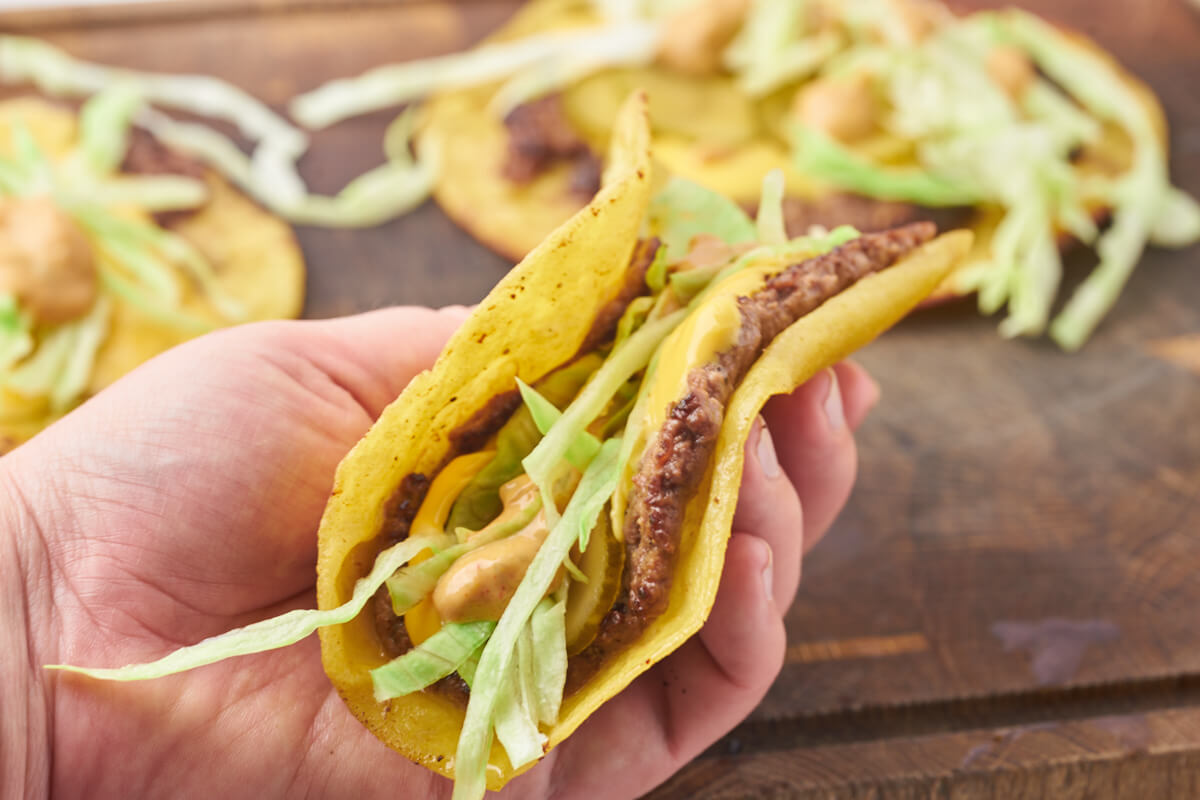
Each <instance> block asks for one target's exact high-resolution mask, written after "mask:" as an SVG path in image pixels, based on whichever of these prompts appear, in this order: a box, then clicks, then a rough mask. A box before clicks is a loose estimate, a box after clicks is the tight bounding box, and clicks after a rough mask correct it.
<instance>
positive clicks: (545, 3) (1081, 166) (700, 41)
mask: <svg viewBox="0 0 1200 800" xmlns="http://www.w3.org/2000/svg"><path fill="white" fill-rule="evenodd" d="M597 8H598V6H595V5H593V4H588V3H581V2H572V1H571V0H540V1H539V2H534V3H531V4H530V5H529V6H527V7H526V8H524V9H523V10H522V12H521V13H520V14H518V15H517V17H515V18H514V19H513V20H512V21H511V22H510V24H509V25H508V26H506V27H505V28H503V29H502V30H501V31H500V32H498V33H497V34H496V35H495V36H494V37H493V38H492V39H491V40H489V43H488V47H492V48H496V47H508V48H509V50H510V51H511V53H512V54H513V55H512V56H511V58H512V59H513V60H516V59H518V58H519V56H520V54H521V52H522V49H523V48H529V47H531V46H532V44H531V43H535V42H540V40H541V38H543V37H547V36H550V35H552V34H554V33H557V34H558V35H560V36H562V37H564V39H567V38H568V37H576V38H577V39H579V42H576V43H575V46H576V47H577V48H578V49H579V50H580V52H579V54H577V55H572V54H570V53H556V54H553V55H550V56H547V57H545V58H544V59H542V60H536V61H535V62H534V64H533V65H532V66H523V67H513V70H512V71H513V75H512V76H511V77H509V78H507V79H506V80H503V81H500V82H491V83H488V84H486V85H481V86H475V87H473V88H467V89H461V90H456V91H452V92H448V93H445V94H442V95H439V96H437V97H435V98H434V99H433V100H432V101H431V102H430V104H429V109H428V118H427V128H426V135H427V136H429V137H431V138H433V139H436V140H438V141H439V142H441V143H443V144H444V146H445V160H444V169H443V171H442V175H441V178H440V180H439V181H438V183H437V185H436V188H435V196H436V198H437V200H438V202H439V203H440V204H441V206H442V207H443V208H444V209H445V210H446V212H447V213H448V214H449V215H450V216H451V217H452V218H454V219H455V220H456V221H457V222H458V223H459V224H461V225H462V226H464V227H465V228H466V229H467V230H469V231H470V232H471V233H472V234H473V235H475V236H476V237H477V238H479V239H480V240H481V241H483V242H485V243H486V244H488V245H489V246H490V247H493V248H494V249H496V250H498V251H500V252H501V253H504V254H505V255H508V256H510V257H512V258H519V257H520V256H521V255H523V254H524V253H526V252H528V250H529V249H530V248H531V247H533V246H534V245H535V244H536V243H537V242H538V241H539V240H540V239H541V237H542V236H543V235H544V234H545V233H546V232H547V231H548V230H550V229H551V228H552V227H553V226H555V225H557V224H559V223H560V222H561V221H562V220H564V219H566V218H567V217H568V216H569V215H570V214H571V213H573V212H574V211H575V210H576V209H577V208H578V207H579V206H580V205H582V204H583V203H584V202H586V199H587V198H588V197H589V191H590V190H591V189H593V188H594V187H595V186H596V185H598V180H599V175H600V171H601V167H600V160H599V158H598V155H597V154H598V153H600V152H601V149H600V148H601V146H602V144H603V143H604V142H606V141H607V139H608V136H609V134H610V132H611V124H612V123H611V120H612V119H613V117H614V114H615V111H616V108H617V106H618V104H619V103H620V101H621V99H622V98H623V97H624V96H625V95H626V94H627V93H628V92H629V91H630V90H631V89H633V88H635V87H641V88H645V89H647V90H649V93H650V97H651V120H652V125H653V127H654V130H655V140H656V149H655V155H656V158H657V159H658V160H659V161H660V162H661V164H662V165H663V166H664V167H665V168H666V171H667V172H669V173H671V174H674V175H678V176H681V177H685V178H687V179H690V180H693V181H695V182H698V183H700V184H701V185H704V186H706V187H708V188H711V189H713V190H714V191H717V192H719V193H721V194H724V195H726V196H728V197H731V198H733V199H735V200H737V201H738V202H740V203H742V204H744V205H746V206H747V207H752V206H753V203H754V202H756V199H757V193H758V186H759V182H760V181H761V179H762V177H763V175H765V174H766V173H767V172H768V171H770V170H772V169H780V170H782V171H783V172H784V175H785V186H786V191H785V203H784V217H785V220H786V222H787V226H788V230H789V232H790V233H792V234H793V235H801V234H803V233H804V232H806V231H807V230H808V228H809V226H811V225H814V224H817V225H823V226H826V227H828V226H831V225H835V224H851V225H855V226H856V227H858V228H860V229H862V230H881V229H885V228H888V227H893V226H896V225H900V224H905V223H908V222H912V221H916V220H933V221H935V222H937V223H938V224H939V227H942V228H951V227H967V228H971V229H973V230H975V231H976V232H977V233H978V234H979V236H978V237H977V241H976V248H975V251H974V253H973V254H972V256H971V257H970V258H969V259H968V260H967V262H966V263H965V264H964V269H963V271H962V272H961V273H960V274H958V275H956V276H955V277H954V279H953V280H950V281H948V282H947V283H946V284H945V285H944V286H943V287H942V289H941V290H940V292H939V294H940V295H943V296H947V295H954V294H962V293H969V292H978V294H979V303H980V308H981V310H982V311H984V312H985V313H993V312H995V311H997V310H1000V309H1001V308H1004V307H1005V306H1006V305H1007V307H1008V311H1009V315H1008V318H1007V319H1006V320H1005V321H1004V322H1003V324H1002V325H1001V332H1002V333H1003V334H1004V335H1006V336H1016V335H1039V334H1041V333H1043V332H1044V331H1046V330H1047V328H1048V326H1049V324H1050V321H1051V317H1052V313H1051V311H1052V304H1053V302H1054V299H1055V296H1056V293H1057V289H1058V285H1059V282H1060V278H1061V273H1062V263H1061V260H1060V256H1059V254H1058V248H1060V247H1065V246H1066V245H1067V244H1069V243H1070V242H1073V241H1079V242H1082V243H1084V244H1086V245H1089V246H1093V247H1094V248H1095V250H1096V251H1097V253H1098V254H1099V256H1100V259H1101V264H1100V267H1099V268H1098V269H1097V270H1096V271H1095V272H1094V273H1093V275H1092V276H1091V277H1090V278H1089V279H1088V281H1087V283H1086V284H1085V285H1086V288H1085V289H1083V290H1081V291H1080V292H1079V293H1077V295H1076V296H1075V297H1074V298H1073V299H1072V300H1071V301H1070V302H1069V303H1068V304H1067V306H1066V307H1065V309H1063V312H1062V313H1061V314H1060V315H1059V316H1058V318H1057V320H1056V321H1055V322H1054V324H1053V326H1052V327H1050V328H1049V330H1050V333H1051V335H1052V336H1053V337H1054V338H1055V339H1056V340H1057V341H1058V343H1059V344H1060V345H1061V346H1063V347H1064V348H1067V349H1074V348H1076V347H1079V346H1080V345H1081V344H1082V343H1083V342H1084V341H1085V340H1086V338H1087V336H1088V335H1089V334H1090V332H1091V330H1092V329H1093V328H1094V326H1095V325H1096V324H1097V323H1098V321H1099V319H1100V318H1101V317H1102V316H1103V314H1104V312H1105V311H1106V310H1107V309H1108V308H1109V307H1110V306H1111V304H1112V303H1113V302H1115V300H1116V297H1117V295H1118V294H1119V292H1120V290H1121V288H1122V287H1123V285H1124V282H1125V279H1126V278H1127V277H1128V275H1129V273H1130V272H1131V271H1132V269H1133V267H1134V266H1135V265H1136V263H1137V261H1138V259H1139V258H1140V254H1141V250H1142V247H1143V246H1144V244H1145V243H1146V242H1147V241H1151V242H1153V243H1156V244H1160V245H1165V246H1181V245H1184V244H1187V243H1189V242H1192V241H1195V240H1196V239H1197V237H1200V210H1198V209H1197V207H1196V205H1195V203H1194V201H1192V200H1191V199H1190V198H1188V197H1187V196H1186V195H1183V194H1182V193H1180V192H1178V191H1177V190H1174V189H1172V188H1171V187H1170V184H1169V182H1168V181H1167V168H1166V163H1167V162H1166V144H1165V142H1166V129H1165V123H1164V120H1163V114H1162V109H1161V107H1160V106H1159V104H1158V101H1157V99H1156V98H1155V97H1154V95H1153V93H1152V92H1151V91H1150V90H1149V89H1147V88H1146V86H1145V85H1144V84H1142V83H1141V82H1140V81H1139V80H1138V79H1136V78H1135V77H1133V76H1132V75H1130V74H1129V73H1128V72H1126V71H1125V70H1124V69H1123V68H1121V67H1120V65H1118V64H1117V63H1116V62H1115V61H1114V60H1113V59H1112V58H1111V57H1110V56H1108V54H1106V53H1105V52H1104V51H1103V50H1102V49H1100V48H1099V47H1098V46H1096V44H1095V43H1093V42H1091V41H1090V40H1088V39H1087V38H1086V37H1083V36H1082V35H1079V34H1075V33H1070V32H1067V31H1063V30H1061V29H1058V28H1055V27H1054V26H1052V25H1050V24H1048V23H1045V22H1043V21H1041V20H1040V19H1038V18H1037V17H1034V16H1032V15H1030V14H1027V13H1025V12H1020V11H1015V10H1012V11H1003V12H981V13H976V14H972V15H969V16H965V17H957V16H955V15H953V14H951V13H950V12H949V11H948V10H947V9H946V8H944V7H943V6H942V5H940V4H939V3H935V2H932V1H931V0H884V1H883V2H864V1H860V0H855V1H854V2H839V3H833V2H806V3H794V2H787V1H786V0H780V1H779V2H776V0H758V2H743V1H741V0H698V1H697V2H692V3H675V4H671V3H662V4H649V6H648V7H646V8H643V11H642V17H641V18H640V19H637V20H636V21H631V20H629V19H624V18H616V16H615V13H614V12H612V11H611V9H610V11H609V16H605V13H604V12H601V11H598V10H597ZM622 25H624V26H626V28H627V36H628V37H629V39H630V40H631V41H633V42H634V44H632V45H630V46H629V47H628V48H627V49H626V50H625V51H624V52H621V51H619V48H618V49H617V50H618V52H608V51H603V49H602V48H601V45H603V44H604V37H605V36H606V35H611V36H614V37H615V36H616V33H615V32H613V33H609V34H606V33H605V32H606V31H616V30H617V29H619V28H620V26H622ZM646 25H650V26H652V33H651V34H650V35H643V34H644V31H645V29H644V27H638V26H646ZM581 31H593V33H592V34H591V36H592V39H591V40H588V43H589V44H592V45H594V47H595V49H597V50H601V51H602V52H600V53H599V54H598V55H593V54H589V53H588V52H587V50H586V48H584V47H583V46H582V41H583V38H582V37H583V36H584V34H582V33H581ZM639 36H640V37H641V38H640V39H639ZM572 41H574V40H572ZM610 49H612V48H610ZM589 59H590V60H589ZM1109 221H1112V222H1113V226H1112V227H1113V230H1111V231H1108V232H1106V231H1104V230H1103V229H1102V226H1103V225H1105V224H1107V223H1108V222H1109Z"/></svg>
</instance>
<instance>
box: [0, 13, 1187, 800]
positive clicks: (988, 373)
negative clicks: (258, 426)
mask: <svg viewBox="0 0 1200 800" xmlns="http://www.w3.org/2000/svg"><path fill="white" fill-rule="evenodd" d="M515 5H516V2H515V0H474V2H465V3H449V2H432V1H431V2H416V1H414V2H402V3H385V2H379V1H378V0H377V1H375V2H371V1H369V0H365V1H364V0H360V1H359V2H345V1H343V2H337V0H309V2H304V3H283V2H271V1H270V0H259V2H256V3H240V2H233V0H199V1H195V0H193V1H191V2H186V3H180V4H175V5H169V6H166V5H149V6H141V7H136V8H130V9H126V10H104V9H90V10H87V11H82V12H59V11H49V12H32V13H30V12H26V13H22V14H20V15H9V16H7V17H0V28H4V29H7V30H20V31H24V32H28V33H32V34H36V35H39V36H44V37H46V38H47V39H49V40H50V41H52V42H54V43H56V44H59V45H61V46H63V47H65V48H67V49H68V50H69V51H70V52H72V53H74V54H76V55H79V56H82V57H86V58H90V59H96V60H101V61H105V62H110V63H114V64H123V65H129V66H134V67H141V68H147V69H159V70H170V71H202V72H208V73H211V74H215V75H218V76H220V77H223V78H226V79H228V80H230V81H233V82H235V83H238V84H240V85H241V86H243V87H245V88H246V89H248V90H250V91H251V92H254V93H256V94H257V95H258V96H260V97H262V98H263V99H265V100H266V101H268V102H269V103H272V104H274V105H276V106H277V107H281V106H282V105H283V103H284V102H285V101H286V100H287V99H288V98H289V97H291V96H292V95H293V94H294V93H295V92H297V91H301V90H305V89H309V88H312V87H314V86H316V85H318V84H319V83H321V82H323V81H324V80H326V79H328V78H331V77H335V76H343V75H352V74H356V73H358V72H360V71H361V70H363V69H366V68H368V67H371V66H375V65H377V64H381V63H386V62H390V61H394V60H399V59H405V58H413V57H419V56H428V55H433V54H437V53H442V52H447V51H450V50H453V49H456V48H460V47H463V46H466V45H469V44H471V43H472V42H474V41H476V40H478V39H479V38H480V37H481V36H482V35H484V34H485V33H486V32H487V31H489V30H491V29H492V28H494V27H495V26H496V25H498V24H500V23H501V22H502V21H503V20H504V19H505V18H506V17H507V16H508V15H509V14H510V13H511V12H512V10H513V8H514V7H515ZM959 5H962V6H970V7H978V6H983V5H986V3H983V2H978V1H977V0H971V2H960V3H959ZM1021 5H1025V6H1028V7H1031V8H1033V9H1035V10H1037V11H1039V12H1041V13H1043V14H1045V15H1046V16H1048V17H1050V18H1052V19H1055V20H1058V21H1062V22H1065V23H1068V24H1070V25H1071V26H1073V27H1076V28H1078V29H1081V30H1082V31H1084V32H1086V33H1088V34H1090V35H1092V36H1094V37H1095V38H1096V39H1098V40H1099V41H1100V42H1101V43H1102V44H1104V45H1105V46H1106V47H1108V48H1109V49H1111V50H1112V51H1113V52H1114V53H1115V54H1116V55H1117V56H1118V57H1119V58H1120V59H1121V60H1122V61H1123V62H1124V63H1125V64H1126V65H1127V66H1129V67H1130V68H1132V69H1133V70H1134V71H1135V72H1136V73H1138V74H1140V75H1141V76H1142V77H1143V78H1144V79H1145V80H1147V81H1148V82H1149V83H1150V84H1151V86H1153V87H1154V88H1155V89H1156V90H1157V91H1158V93H1159V95H1160V96H1161V98H1162V101H1163V104H1164V106H1165V108H1166V111H1167V115H1168V118H1169V120H1170V123H1171V148H1172V154H1173V173H1174V178H1175V180H1176V182H1177V183H1179V184H1181V185H1182V186H1183V187H1184V188H1185V189H1188V190H1190V191H1191V192H1192V193H1193V194H1194V195H1200V83H1198V81H1200V13H1197V12H1196V11H1195V10H1193V9H1192V8H1190V7H1189V6H1188V3H1187V2H1186V0H1144V2H1138V3H1122V2H1117V0H1111V1H1110V2H1103V3H1097V2H1092V1H1091V0H1039V1H1036V2H1035V1H1032V0H1030V1H1029V2H1023V3H1021ZM391 116H392V115H391V114H376V115H372V116H368V117H364V118H360V119H356V120H352V121H348V122H345V123H342V124H341V125H338V126H336V127H334V128H333V129H331V130H328V131H325V132H322V133H320V134H318V135H316V136H315V137H314V146H313V149H312V151H311V153H310V154H309V155H308V156H307V157H306V158H305V160H304V162H303V163H302V168H303V171H304V173H305V175H306V176H307V177H308V178H309V180H310V183H311V184H312V185H313V186H314V187H316V188H318V189H321V190H326V191H328V190H334V189H336V188H338V187H339V186H340V185H341V184H342V183H343V182H344V181H345V180H346V179H348V178H350V177H352V176H354V175H357V174H358V173H360V172H362V171H363V170H364V169H366V168H368V167H370V166H372V165H373V164H374V163H377V162H378V161H379V160H380V158H381V155H380V154H379V153H378V151H376V150H375V148H374V145H373V144H372V146H371V147H363V146H362V143H363V142H370V143H375V142H378V141H380V139H381V136H382V132H383V126H384V125H385V124H386V122H387V121H388V120H389V119H390V118H391ZM299 236H300V240H301V242H302V244H303V247H304V251H305V254H306V256H307V258H308V261H309V269H310V278H309V289H308V291H309V296H308V303H307V306H306V315H307V316H310V317H327V316H333V315H338V314H345V313H350V312H354V311H358V310H363V309H369V308H374V307H378V306H383V305H388V304H394V303H422V304H446V303H470V302H473V301H475V300H477V299H478V298H480V297H481V296H482V295H483V294H484V293H485V292H486V291H487V289H488V288H489V287H490V286H491V285H492V284H493V283H494V282H495V281H496V280H497V279H498V278H499V277H500V276H501V275H502V274H503V272H504V270H505V269H506V267H507V264H506V263H505V262H504V261H502V260H501V259H500V258H498V257H496V256H494V255H493V254H491V253H489V252H488V251H486V250H485V249H484V248H482V247H481V246H479V245H477V244H475V243H474V242H473V241H472V240H470V239H469V238H468V237H467V236H465V235H464V234H462V233H461V232H460V231H458V230H457V229H456V228H455V227H454V226H453V225H451V224H450V222H449V221H448V220H447V219H446V218H445V217H444V216H443V215H442V214H441V212H440V211H438V210H437V209H436V208H435V207H434V206H432V205H431V204H430V205H426V206H425V207H423V208H422V209H420V210H418V211H417V212H415V213H413V214H411V215H409V216H408V217H406V218H404V219H401V220H398V221H396V222H393V223H390V224H388V225H385V226H383V227H380V228H377V229H374V230H369V231H362V232H344V231H327V230H316V229H300V231H299ZM1075 262H1076V263H1075V264H1073V266H1075V267H1076V268H1077V270H1076V272H1079V270H1080V269H1082V270H1085V269H1086V267H1087V266H1088V261H1087V259H1086V258H1077V259H1075ZM995 323H996V320H987V319H982V318H979V317H978V316H977V315H976V314H975V312H974V311H973V309H972V307H971V305H970V304H969V303H963V304H958V305H954V306H950V307H943V308H940V309H936V310H933V311H927V312H923V313H921V314H918V315H916V316H915V317H913V318H911V319H909V320H907V321H906V322H905V323H903V324H902V325H901V326H900V327H899V328H897V329H896V330H895V331H893V332H892V333H890V334H888V335H887V336H886V337H884V338H883V339H881V340H880V341H878V342H877V343H875V344H873V345H872V346H871V347H869V348H868V349H867V350H866V351H864V352H863V353H862V355H861V361H862V362H863V363H864V364H865V365H866V366H868V367H869V368H870V369H871V370H872V372H873V373H874V374H875V375H876V376H877V378H878V379H879V381H880V383H881V384H882V386H883V395H884V402H883V403H882V405H881V406H880V408H879V409H878V410H877V411H876V412H875V414H874V415H873V416H872V418H871V419H870V420H869V421H868V422H867V423H866V424H865V425H864V427H863V429H862V433H861V436H860V437H859V441H860V478H859V482H858V486H857V488H856V490H855V492H854V495H853V497H852V498H851V501H850V504H849V507H848V508H847V510H846V512H845V513H844V514H843V515H842V517H841V519H840V520H839V521H838V523H837V525H836V527H835V530H834V531H833V533H832V534H831V535H830V536H829V537H828V538H827V539H826V541H825V542H824V543H822V545H821V546H820V547H819V548H817V549H816V550H815V551H814V552H813V553H812V555H811V557H810V558H809V559H808V560H807V561H806V563H805V565H804V573H805V574H804V581H803V585H802V587H801V590H800V596H799V599H798V600H797V603H796V605H795V607H794V608H793V609H792V611H791V613H790V615H789V616H788V634H789V643H790V647H789V650H788V657H787V663H786V665H785V666H784V668H783V672H782V674H781V675H780V677H779V680H778V681H777V683H776V684H775V686H774V688H773V689H772V690H771V692H770V694H769V695H768V696H767V698H766V700H765V701H764V702H763V703H762V705H761V706H760V708H759V709H758V710H757V711H756V712H755V713H754V714H753V716H752V717H751V718H750V719H749V720H748V721H747V722H746V723H744V724H743V725H742V726H740V727H739V728H738V729H736V730H735V731H734V732H733V733H731V734H730V735H729V736H728V737H726V739H724V740H723V741H722V742H721V743H720V744H719V745H717V746H716V747H714V748H713V749H712V750H711V751H710V752H708V753H706V754H705V755H704V756H702V757H701V758H699V759H697V760H696V761H695V762H694V763H693V764H691V765H690V766H689V767H688V768H686V769H685V770H684V771H683V772H681V773H680V774H679V775H678V776H676V778H675V779H673V780H672V781H670V782H669V783H668V784H666V785H665V786H663V787H661V788H660V789H659V790H658V791H656V792H654V793H653V795H652V797H655V798H676V797H697V798H711V799H715V798H735V797H736V798H741V797H789V798H790V797H797V798H809V797H812V798H816V797H828V798H859V797H861V798H918V797H921V798H924V797H939V798H983V797H988V798H992V797H995V798H1021V799H1022V800H1024V799H1025V798H1108V797H1117V796H1122V797H1137V798H1143V797H1144V798H1164V797H1181V798H1191V797H1200V579H1198V578H1197V572H1198V571H1200V252H1198V250H1197V248H1192V249H1190V250H1187V251H1183V252H1151V253H1148V254H1147V255H1146V257H1145V258H1144V259H1143V262H1142V264H1141V266H1140V268H1139V269H1138V271H1137V272H1136V273H1135V275H1134V277H1133V279H1132V280H1131V282H1130V284H1129V286H1128V289H1127V290H1126V292H1125V294H1124V296H1123V297H1122V299H1121V302H1120V305H1119V306H1118V307H1117V309H1116V310H1115V311H1114V312H1113V313H1112V314H1111V315H1110V317H1109V318H1108V321H1107V322H1106V323H1105V324H1104V326H1103V327H1102V328H1101V329H1100V330H1099V331H1098V332H1097V334H1096V335H1095V337H1094V338H1093V339H1092V341H1091V342H1090V343H1089V345H1088V346H1087V347H1086V348H1085V349H1084V350H1083V351H1082V352H1081V353H1079V354H1077V355H1073V356H1069V357H1068V356H1065V355H1063V354H1061V353H1059V352H1058V351H1056V350H1055V349H1054V348H1053V347H1052V346H1050V345H1048V344H1046V343H1045V342H1025V341H1019V342H1008V341H1004V340H1002V339H1000V337H999V336H997V334H996V333H995ZM397 345H398V346H402V345H401V343H397Z"/></svg>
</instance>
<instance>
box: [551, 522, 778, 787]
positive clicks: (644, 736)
mask: <svg viewBox="0 0 1200 800" xmlns="http://www.w3.org/2000/svg"><path fill="white" fill-rule="evenodd" d="M772 560H773V559H772V555H771V550H770V547H769V546H768V545H767V543H766V542H765V541H764V540H763V539H760V538H758V537H757V536H748V535H745V534H734V535H733V536H732V537H731V538H730V540H729V546H728V549H727V551H726V555H725V570H724V573H723V574H722V577H721V585H720V588H719V590H718V592H717V599H716V602H715V604H714V605H713V609H712V613H711V614H710V615H709V618H708V622H707V623H705V626H704V628H703V629H702V630H701V632H700V634H699V635H698V636H695V637H693V638H691V639H690V640H688V642H687V643H686V644H684V645H683V647H681V648H679V650H677V651H676V652H675V653H674V654H672V655H671V656H670V657H669V658H668V659H667V660H666V661H664V662H662V663H661V664H659V665H658V667H656V668H655V669H654V670H652V671H650V672H648V673H646V674H645V675H643V676H642V677H641V678H639V679H638V680H637V681H635V682H634V683H633V684H632V685H631V686H630V687H629V688H628V689H627V690H626V691H624V692H622V693H621V694H620V695H618V696H617V697H616V698H614V699H613V700H611V701H609V702H608V703H606V704H605V705H604V706H602V707H601V708H600V709H599V710H598V711H597V712H596V713H595V714H593V715H592V716H591V717H590V718H589V719H588V720H587V722H585V723H584V725H583V727H582V728H581V729H580V731H579V732H578V733H577V734H576V735H575V736H573V737H572V738H571V739H568V740H567V742H566V743H564V745H563V747H562V748H560V754H559V756H558V758H557V760H556V762H555V780H554V781H553V783H554V785H555V786H556V787H559V788H560V789H561V791H560V793H559V796H562V797H634V796H638V795H640V794H642V793H644V792H646V791H647V790H649V789H650V788H652V787H654V786H656V785H658V784H659V783H661V782H662V781H664V780H666V779H667V778H668V777H669V776H670V775H672V774H673V773H674V772H676V771H677V770H678V769H679V768H680V767H681V766H683V764H685V763H686V762H687V761H689V760H690V759H692V758H694V757H695V756H696V755H698V754H699V753H700V752H702V751H703V750H704V749H705V748H706V747H708V746H709V745H711V744H712V743H713V742H715V741H716V740H717V739H718V738H720V737H721V736H722V735H724V734H725V733H727V732H728V731H729V730H731V729H732V728H733V727H734V726H735V725H737V724H738V723H739V722H741V721H742V720H743V719H744V718H745V717H746V715H747V714H749V713H750V712H751V711H752V710H753V709H754V707H755V706H756V705H758V703H759V701H760V700H762V697H763V695H764V694H766V692H767V689H768V688H769V687H770V685H771V683H772V681H774V680H775V676H776V675H777V674H778V673H779V669H780V667H781V666H782V664H783V655H784V650H785V647H786V641H785V639H786V637H785V633H784V629H783V619H782V618H781V616H780V614H779V610H778V608H777V607H776V605H775V601H774V589H773V587H772V585H771V583H772V578H771V576H772ZM596 753H602V754H603V755H604V757H603V758H596V757H595V754H596Z"/></svg>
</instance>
